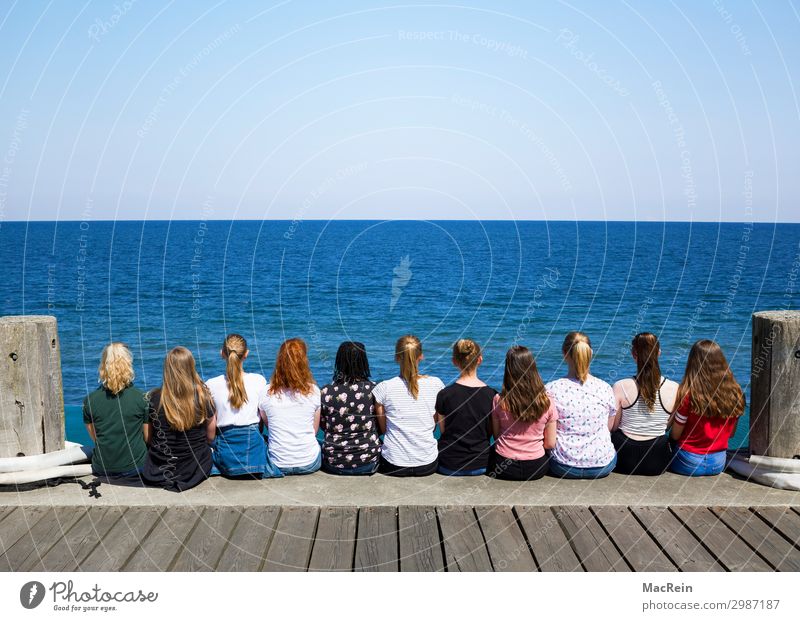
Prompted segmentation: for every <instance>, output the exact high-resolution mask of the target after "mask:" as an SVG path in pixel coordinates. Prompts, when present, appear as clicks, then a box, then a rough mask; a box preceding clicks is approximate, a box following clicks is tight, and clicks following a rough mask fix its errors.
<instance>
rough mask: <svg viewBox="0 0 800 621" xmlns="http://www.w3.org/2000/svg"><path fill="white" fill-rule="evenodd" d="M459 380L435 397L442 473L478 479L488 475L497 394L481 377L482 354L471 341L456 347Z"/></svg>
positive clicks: (455, 359)
mask: <svg viewBox="0 0 800 621" xmlns="http://www.w3.org/2000/svg"><path fill="white" fill-rule="evenodd" d="M452 361H453V366H455V367H456V368H457V369H458V371H459V375H458V379H456V381H455V382H453V383H452V384H450V385H449V386H448V387H447V388H445V389H443V390H441V391H439V394H438V395H437V396H436V420H437V422H438V424H439V431H440V432H441V436H440V438H439V474H444V475H448V476H475V475H480V474H485V473H486V467H487V464H488V463H489V438H490V437H491V435H492V430H491V427H492V425H491V413H492V400H493V399H494V396H495V395H496V394H497V391H496V390H495V389H494V388H492V387H490V386H487V385H486V384H485V383H484V382H483V381H482V380H481V379H480V378H479V377H478V367H479V366H480V365H481V364H482V363H483V353H482V352H481V348H480V347H479V346H478V344H477V343H476V342H475V341H473V340H472V339H459V340H458V341H456V342H455V344H454V345H453V358H452Z"/></svg>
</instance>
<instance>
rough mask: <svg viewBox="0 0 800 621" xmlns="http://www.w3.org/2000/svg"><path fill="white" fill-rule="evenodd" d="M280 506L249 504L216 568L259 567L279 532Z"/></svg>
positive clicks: (227, 569) (249, 569)
mask: <svg viewBox="0 0 800 621" xmlns="http://www.w3.org/2000/svg"><path fill="white" fill-rule="evenodd" d="M280 513H281V510H280V507H248V508H247V509H245V510H244V513H243V514H242V517H241V518H239V521H238V522H237V523H236V526H235V527H234V529H233V532H232V533H231V536H230V539H229V540H228V545H227V546H226V547H225V550H223V552H222V556H221V557H220V559H219V562H218V563H217V569H216V571H258V570H259V569H261V565H262V564H263V562H264V559H265V558H266V556H267V549H268V548H269V544H270V542H271V541H272V537H273V535H274V533H275V529H276V525H277V523H278V518H279V516H280Z"/></svg>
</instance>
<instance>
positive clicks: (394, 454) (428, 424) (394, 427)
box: [372, 375, 444, 468]
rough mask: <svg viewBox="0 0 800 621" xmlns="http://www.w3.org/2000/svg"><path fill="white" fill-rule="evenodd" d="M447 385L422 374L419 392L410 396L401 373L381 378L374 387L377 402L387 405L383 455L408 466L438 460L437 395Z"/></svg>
mask: <svg viewBox="0 0 800 621" xmlns="http://www.w3.org/2000/svg"><path fill="white" fill-rule="evenodd" d="M442 388H444V384H443V383H442V380H440V379H439V378H438V377H433V376H431V375H426V376H423V377H420V378H419V394H418V395H417V398H416V399H414V397H412V396H411V393H410V392H408V387H407V386H406V383H405V381H403V378H401V377H393V378H392V379H390V380H386V381H384V382H381V383H380V384H378V385H377V386H375V388H374V389H373V391H372V396H373V397H374V399H375V403H379V404H381V405H382V406H383V407H384V410H385V414H386V435H385V436H384V437H383V449H382V450H381V454H382V455H383V458H384V459H385V460H386V461H388V462H389V463H390V464H392V465H393V466H400V467H404V468H409V467H412V466H424V465H427V464H430V463H433V462H434V461H436V459H437V457H438V456H439V448H438V446H437V443H436V438H434V437H433V428H434V424H435V421H434V419H433V415H434V412H435V410H436V395H437V394H438V393H439V391H440V390H441V389H442Z"/></svg>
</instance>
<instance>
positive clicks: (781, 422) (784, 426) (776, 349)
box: [750, 310, 800, 459]
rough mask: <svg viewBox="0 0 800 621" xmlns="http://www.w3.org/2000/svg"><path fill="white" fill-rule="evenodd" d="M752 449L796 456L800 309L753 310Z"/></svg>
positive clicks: (799, 431)
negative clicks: (754, 311) (756, 311)
mask: <svg viewBox="0 0 800 621" xmlns="http://www.w3.org/2000/svg"><path fill="white" fill-rule="evenodd" d="M750 450H751V452H752V453H753V454H754V455H767V456H769V457H782V458H786V459H791V458H795V457H798V456H800V311H790V310H786V311H763V312H758V313H754V314H753V350H752V366H751V381H750Z"/></svg>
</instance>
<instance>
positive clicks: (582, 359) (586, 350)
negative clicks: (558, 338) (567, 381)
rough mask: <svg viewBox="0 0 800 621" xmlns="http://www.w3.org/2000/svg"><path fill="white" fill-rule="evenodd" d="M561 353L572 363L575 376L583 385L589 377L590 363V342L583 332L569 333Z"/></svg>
mask: <svg viewBox="0 0 800 621" xmlns="http://www.w3.org/2000/svg"><path fill="white" fill-rule="evenodd" d="M561 353H563V354H564V357H565V358H567V359H568V360H569V361H570V362H572V366H573V367H575V375H576V376H577V377H578V381H579V382H580V383H581V384H583V383H584V382H585V381H586V379H587V378H588V377H589V364H590V363H591V362H592V342H591V341H590V340H589V337H588V336H586V335H585V334H584V333H583V332H578V331H575V332H570V333H569V334H567V336H566V337H565V338H564V344H563V345H562V346H561Z"/></svg>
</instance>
